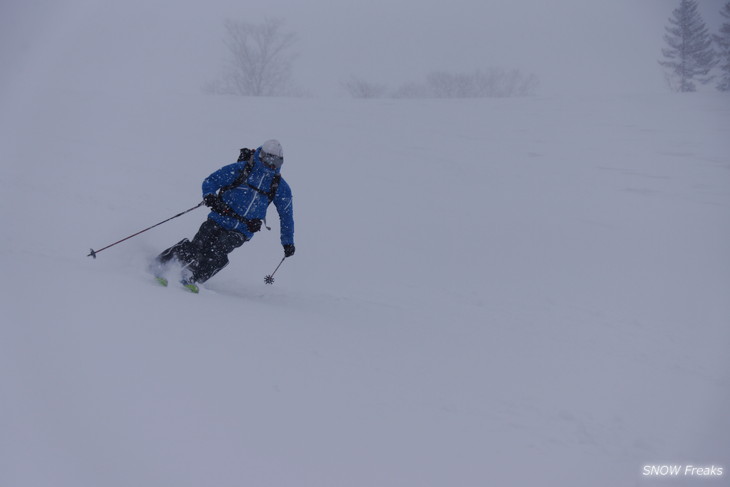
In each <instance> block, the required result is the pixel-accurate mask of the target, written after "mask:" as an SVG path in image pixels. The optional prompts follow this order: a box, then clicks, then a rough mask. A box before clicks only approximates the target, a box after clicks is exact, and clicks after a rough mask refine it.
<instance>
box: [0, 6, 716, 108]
mask: <svg viewBox="0 0 730 487" xmlns="http://www.w3.org/2000/svg"><path fill="white" fill-rule="evenodd" d="M678 3H679V0H676V1H674V0H640V1H639V0H613V1H610V2H606V1H601V0H553V1H550V2H546V1H543V0H522V1H508V0H502V1H495V0H450V1H448V2H447V1H434V0H421V1H415V0H369V1H368V2H363V1H361V0H356V1H351V0H309V1H307V2H302V1H298V0H251V1H247V2H241V1H234V0H207V1H205V2H202V1H200V2H198V1H196V2H192V1H187V2H186V1H175V0H158V1H156V0H126V1H124V2H115V1H98V0H3V1H2V3H1V4H0V5H1V6H0V62H1V63H2V66H3V68H2V71H1V72H0V94H3V95H6V96H7V95H8V94H9V93H12V92H13V91H15V90H18V89H20V88H23V89H27V88H28V87H30V88H34V87H37V88H39V89H42V88H43V87H48V86H69V87H73V88H75V89H82V90H83V89H105V90H109V91H111V92H115V91H116V92H130V93H132V92H135V91H147V92H149V91H156V90H165V91H169V92H174V93H199V92H200V91H201V87H202V86H203V84H204V83H206V82H208V81H211V80H214V79H216V78H218V77H219V75H220V73H221V69H222V65H223V62H224V58H225V54H226V52H225V47H224V45H223V33H224V31H223V22H224V20H225V19H234V20H249V21H252V22H259V21H261V20H262V19H263V18H264V17H266V16H269V17H280V18H283V19H284V20H285V22H286V26H287V28H288V29H289V30H291V31H293V32H295V33H296V34H297V36H298V42H297V44H296V49H297V51H298V52H299V57H298V58H297V61H296V62H295V64H294V78H295V81H296V82H297V83H298V84H299V85H300V86H301V87H302V88H303V89H305V90H307V91H308V92H310V93H311V94H313V95H315V96H346V94H345V93H344V91H343V90H342V88H341V86H340V83H341V82H342V81H343V80H345V79H347V78H349V77H351V76H357V77H360V78H362V79H366V80H369V81H374V82H379V83H384V84H387V85H388V86H389V87H390V88H392V89H395V88H397V87H398V86H400V85H402V84H404V83H406V82H409V81H422V80H423V79H424V77H425V76H426V75H427V74H428V73H429V72H430V71H433V70H448V71H452V72H466V71H473V70H475V69H484V68H488V67H494V66H496V67H503V68H517V69H520V70H521V71H523V72H524V73H535V74H536V75H538V77H539V79H540V82H541V86H540V88H539V90H538V93H539V94H544V95H552V94H566V93H574V92H577V93H582V94H586V93H605V92H632V93H633V92H647V91H653V92H656V91H666V90H667V88H666V85H665V84H664V80H663V75H662V70H661V68H660V66H659V65H658V64H657V60H658V59H659V58H660V57H661V51H660V50H661V48H662V47H663V46H664V41H663V39H662V36H663V34H664V27H665V26H666V25H667V23H668V22H667V19H668V18H669V16H670V15H671V12H672V10H673V9H674V8H676V6H677V5H678ZM723 4H724V0H700V6H701V12H702V14H703V16H704V20H705V21H706V22H707V23H708V26H710V27H713V28H714V27H716V26H719V25H720V23H721V17H720V16H719V11H720V9H721V7H722V5H723Z"/></svg>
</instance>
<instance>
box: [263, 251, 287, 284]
mask: <svg viewBox="0 0 730 487" xmlns="http://www.w3.org/2000/svg"><path fill="white" fill-rule="evenodd" d="M284 259H286V257H283V258H282V259H281V262H279V265H278V266H276V269H274V272H272V273H271V274H269V275H268V276H266V277H264V282H265V283H266V284H274V274H276V271H278V270H279V267H281V264H283V263H284Z"/></svg>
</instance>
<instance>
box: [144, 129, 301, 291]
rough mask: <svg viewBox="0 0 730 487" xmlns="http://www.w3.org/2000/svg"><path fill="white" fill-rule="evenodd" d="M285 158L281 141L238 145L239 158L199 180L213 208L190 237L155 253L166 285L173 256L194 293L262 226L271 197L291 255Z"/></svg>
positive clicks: (286, 253)
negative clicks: (253, 146) (283, 172)
mask: <svg viewBox="0 0 730 487" xmlns="http://www.w3.org/2000/svg"><path fill="white" fill-rule="evenodd" d="M283 163H284V152H283V150H282V147H281V144H280V143H279V141H277V140H275V139H271V140H267V141H266V142H264V143H263V145H262V146H261V147H259V148H258V149H256V150H250V149H241V153H240V155H239V157H238V161H237V162H235V163H233V164H229V165H227V166H224V167H222V168H220V169H218V170H217V171H215V172H214V173H213V174H211V175H210V176H208V177H207V178H206V179H205V181H203V201H204V202H205V204H206V206H209V207H210V208H211V212H210V213H209V214H208V219H207V220H206V221H205V222H203V224H202V225H201V226H200V229H199V230H198V233H197V234H196V235H195V237H193V240H192V241H190V240H188V239H187V238H184V239H182V240H181V241H180V242H178V243H177V244H175V245H173V246H172V247H170V248H169V249H167V250H165V251H163V252H162V253H160V255H158V256H157V257H156V258H155V261H154V263H153V265H152V272H153V274H154V275H155V277H156V278H157V280H158V281H159V282H160V283H161V284H162V285H165V286H166V285H167V279H166V278H165V277H164V275H165V272H166V269H167V267H168V264H169V263H170V262H171V261H173V260H176V261H177V262H178V263H179V264H180V265H182V267H183V271H182V280H181V281H180V282H181V283H182V285H183V286H185V287H186V288H187V289H188V290H190V291H192V292H194V293H197V292H198V286H197V285H198V284H200V283H204V282H205V281H207V280H208V279H210V278H211V277H213V276H214V275H215V274H216V273H217V272H218V271H220V270H221V269H223V268H224V267H225V266H226V265H228V254H230V253H231V252H232V251H233V250H234V249H236V248H238V247H240V246H241V245H243V244H244V243H245V242H247V241H248V240H251V239H252V238H253V235H254V233H256V232H258V231H259V230H261V225H262V223H264V224H265V221H266V209H267V208H268V207H269V205H270V204H271V203H272V202H273V203H274V206H275V207H276V211H277V212H278V214H279V221H280V224H281V225H280V231H281V236H280V238H281V244H282V246H283V247H284V257H285V258H286V257H291V256H292V255H294V251H295V247H294V214H293V207H292V192H291V188H290V187H289V185H288V184H287V183H286V181H284V179H283V178H282V177H281V173H280V171H281V166H282V164H283ZM267 228H268V227H267Z"/></svg>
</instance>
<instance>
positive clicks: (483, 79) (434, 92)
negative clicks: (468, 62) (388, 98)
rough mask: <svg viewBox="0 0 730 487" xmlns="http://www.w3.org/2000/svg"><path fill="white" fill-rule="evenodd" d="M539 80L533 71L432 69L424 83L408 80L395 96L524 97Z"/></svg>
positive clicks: (532, 90) (533, 89)
mask: <svg viewBox="0 0 730 487" xmlns="http://www.w3.org/2000/svg"><path fill="white" fill-rule="evenodd" d="M538 84H539V80H538V78H537V76H535V75H534V74H528V75H525V74H522V73H521V72H520V71H519V70H517V69H512V70H509V71H507V70H504V69H501V68H490V69H487V70H484V71H482V70H476V71H472V72H469V73H449V72H446V71H434V72H432V73H430V74H429V75H428V76H427V77H426V82H425V83H424V84H414V83H410V84H408V85H404V86H402V87H401V88H400V89H398V90H397V91H396V92H395V94H394V96H395V97H396V98H501V97H509V96H528V95H531V94H533V93H534V92H535V90H536V88H537V86H538Z"/></svg>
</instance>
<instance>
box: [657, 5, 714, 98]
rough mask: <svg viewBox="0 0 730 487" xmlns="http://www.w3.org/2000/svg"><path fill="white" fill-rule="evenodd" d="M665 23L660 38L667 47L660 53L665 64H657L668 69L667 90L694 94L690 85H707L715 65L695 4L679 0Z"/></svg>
mask: <svg viewBox="0 0 730 487" xmlns="http://www.w3.org/2000/svg"><path fill="white" fill-rule="evenodd" d="M669 23H670V24H671V25H669V26H667V27H665V29H666V31H667V32H666V34H665V35H664V40H665V42H666V43H667V45H668V46H669V47H667V48H664V49H662V54H663V55H664V59H665V60H664V61H659V64H661V65H662V66H664V67H665V68H668V69H669V72H668V78H667V79H668V80H669V81H670V86H672V87H673V88H674V89H676V90H677V91H682V92H684V91H695V89H696V87H695V84H694V82H693V81H694V80H697V81H699V82H700V83H703V84H706V83H709V82H710V81H711V80H712V78H713V76H711V75H709V73H710V71H711V70H712V68H713V67H714V66H715V65H716V64H717V62H718V60H717V59H716V53H715V51H714V50H713V49H712V38H711V37H710V34H709V33H708V31H707V26H706V25H705V22H704V21H703V20H702V17H701V16H700V13H699V11H698V9H697V2H696V0H681V1H680V3H679V7H678V8H676V9H675V10H674V11H673V12H672V17H670V18H669Z"/></svg>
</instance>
